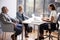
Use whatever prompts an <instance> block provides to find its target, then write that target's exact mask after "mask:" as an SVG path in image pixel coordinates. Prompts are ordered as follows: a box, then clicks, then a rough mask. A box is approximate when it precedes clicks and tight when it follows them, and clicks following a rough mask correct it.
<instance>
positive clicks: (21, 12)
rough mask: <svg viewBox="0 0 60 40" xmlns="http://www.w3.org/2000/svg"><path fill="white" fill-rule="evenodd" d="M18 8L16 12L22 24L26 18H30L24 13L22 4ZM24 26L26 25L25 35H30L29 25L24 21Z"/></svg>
mask: <svg viewBox="0 0 60 40" xmlns="http://www.w3.org/2000/svg"><path fill="white" fill-rule="evenodd" d="M18 9H19V10H18V12H17V13H16V17H17V19H18V20H19V23H20V24H22V21H24V20H25V19H28V17H27V16H25V15H24V12H23V8H22V6H19V8H18ZM24 26H25V37H28V30H29V29H28V28H29V26H28V24H26V23H24Z"/></svg>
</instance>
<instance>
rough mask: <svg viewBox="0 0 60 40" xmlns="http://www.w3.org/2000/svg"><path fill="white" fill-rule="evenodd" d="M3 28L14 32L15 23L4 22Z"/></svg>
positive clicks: (5, 30)
mask: <svg viewBox="0 0 60 40" xmlns="http://www.w3.org/2000/svg"><path fill="white" fill-rule="evenodd" d="M2 30H3V31H4V32H14V25H13V24H2Z"/></svg>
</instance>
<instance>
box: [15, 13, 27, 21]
mask: <svg viewBox="0 0 60 40" xmlns="http://www.w3.org/2000/svg"><path fill="white" fill-rule="evenodd" d="M22 14H23V17H24V20H25V19H28V17H27V16H25V15H24V13H22ZM22 14H21V13H20V12H17V13H16V17H17V19H19V21H20V22H22V21H23V19H22Z"/></svg>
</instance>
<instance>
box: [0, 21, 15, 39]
mask: <svg viewBox="0 0 60 40" xmlns="http://www.w3.org/2000/svg"><path fill="white" fill-rule="evenodd" d="M0 22H1V21H0ZM0 25H1V29H2V31H3V35H2V40H6V32H15V31H14V26H13V25H12V24H5V23H2V22H1V24H0ZM4 34H5V39H3V36H4Z"/></svg>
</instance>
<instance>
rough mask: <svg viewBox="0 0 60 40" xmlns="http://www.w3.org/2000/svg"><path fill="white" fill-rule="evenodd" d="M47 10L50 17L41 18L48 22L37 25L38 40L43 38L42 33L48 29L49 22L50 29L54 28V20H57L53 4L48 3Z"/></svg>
mask: <svg viewBox="0 0 60 40" xmlns="http://www.w3.org/2000/svg"><path fill="white" fill-rule="evenodd" d="M48 9H49V11H50V12H51V14H50V17H49V18H46V19H45V18H42V20H43V21H46V22H49V23H43V24H41V25H40V26H39V32H40V35H39V40H41V39H44V37H43V34H44V30H48V29H49V24H50V29H51V30H55V29H56V21H57V16H56V15H57V13H56V8H55V6H54V4H50V5H49V6H48Z"/></svg>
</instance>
